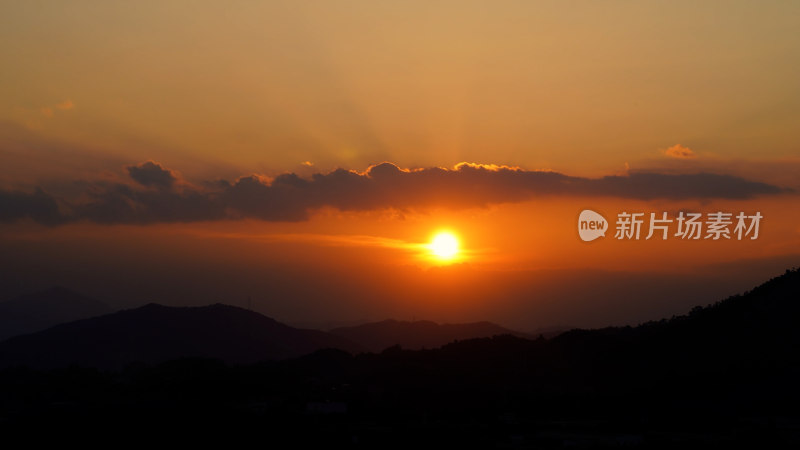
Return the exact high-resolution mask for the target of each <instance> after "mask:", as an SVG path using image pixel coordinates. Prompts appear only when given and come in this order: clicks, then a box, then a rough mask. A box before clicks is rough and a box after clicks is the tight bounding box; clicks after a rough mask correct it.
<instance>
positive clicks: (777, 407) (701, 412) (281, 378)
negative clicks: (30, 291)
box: [0, 270, 800, 448]
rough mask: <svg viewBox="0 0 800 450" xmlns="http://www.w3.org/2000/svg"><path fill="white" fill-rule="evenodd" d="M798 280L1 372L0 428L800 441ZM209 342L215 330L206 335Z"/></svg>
mask: <svg viewBox="0 0 800 450" xmlns="http://www.w3.org/2000/svg"><path fill="white" fill-rule="evenodd" d="M799 324H800V271H798V270H791V271H787V272H786V273H785V274H784V275H781V276H780V277H777V278H775V279H772V280H770V281H768V282H766V283H765V284H763V285H761V286H759V287H757V288H755V289H753V290H752V291H750V292H747V293H745V294H743V295H740V296H735V297H731V298H729V299H726V300H724V301H721V302H718V303H716V304H713V305H710V306H708V307H704V308H700V307H698V308H695V309H694V310H692V311H691V312H690V313H689V314H687V315H685V316H680V317H674V318H672V319H668V320H662V321H659V322H651V323H647V324H643V325H641V326H638V327H624V328H607V329H600V330H573V331H569V332H566V333H564V334H561V335H559V336H557V337H554V338H551V339H544V338H539V339H532V340H531V339H525V338H523V337H516V336H512V335H501V336H495V337H492V338H481V339H470V340H464V341H458V342H454V343H451V344H448V345H445V346H443V347H441V348H439V349H434V350H403V349H402V348H399V347H392V348H389V349H386V350H384V351H382V352H381V353H361V354H358V355H355V356H354V355H352V354H350V353H347V352H345V351H343V350H333V349H328V350H318V351H316V352H314V353H311V354H309V355H306V356H302V357H298V358H292V359H285V360H278V361H272V362H260V363H252V364H239V365H232V364H226V363H224V362H222V361H220V360H218V359H192V358H187V359H179V360H173V361H169V362H165V363H159V364H130V365H127V366H126V367H125V368H123V369H102V370H101V369H95V368H85V367H83V368H82V367H77V366H72V367H69V368H60V369H47V370H45V369H28V368H24V367H11V368H6V369H3V370H2V371H0V431H1V432H3V434H4V436H10V435H12V434H21V435H24V436H25V437H26V439H27V442H29V443H31V444H33V443H35V442H36V441H37V440H41V439H53V438H54V437H56V438H58V439H59V440H61V441H63V442H70V441H77V442H84V441H86V440H91V439H101V437H103V439H105V436H111V439H114V441H112V442H130V441H137V440H141V441H146V442H149V441H148V440H149V439H154V438H155V436H157V437H158V439H163V438H164V436H163V435H162V434H160V433H162V432H166V433H167V434H168V435H169V437H170V438H171V439H175V440H178V441H180V442H189V441H197V442H206V443H208V442H212V441H213V440H217V439H219V440H222V442H225V443H227V444H230V445H233V444H236V443H241V444H242V446H244V445H245V443H246V445H247V446H254V445H255V446H258V447H276V446H277V447H279V448H283V447H286V446H287V445H300V444H313V445H314V447H309V448H324V447H341V446H355V447H377V448H408V447H411V446H418V447H431V446H437V447H444V448H450V447H454V448H455V447H470V448H472V447H477V448H562V447H573V448H616V447H625V448H632V447H633V448H731V447H732V446H733V445H734V444H735V445H738V446H746V447H749V448H797V446H798V445H800V407H799V406H798V404H799V403H798V401H800V387H799V383H800V351H798V349H800V327H799V326H798V325H799ZM209 332H210V333H213V330H210V331H209Z"/></svg>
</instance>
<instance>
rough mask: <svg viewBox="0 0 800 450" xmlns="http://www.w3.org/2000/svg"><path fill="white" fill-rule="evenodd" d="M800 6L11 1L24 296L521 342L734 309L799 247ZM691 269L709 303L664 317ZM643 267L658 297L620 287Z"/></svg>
mask: <svg viewBox="0 0 800 450" xmlns="http://www.w3.org/2000/svg"><path fill="white" fill-rule="evenodd" d="M723 11H724V13H722V12H723ZM798 17H800V5H798V4H795V3H791V2H778V1H767V2H758V3H754V2H739V1H732V2H731V1H727V2H704V3H703V4H702V5H698V4H696V2H648V3H647V4H644V3H641V4H632V3H629V2H602V3H597V2H578V3H576V4H574V5H571V6H570V7H567V6H566V5H565V4H563V2H549V1H542V2H512V1H508V2H493V3H492V4H489V3H486V2H472V1H467V2H463V1H461V2H415V1H412V2H397V3H396V4H388V3H385V2H368V1H360V0H350V1H347V2H324V1H316V2H315V1H301V2H296V1H293V2H278V1H276V2H244V1H242V2H225V4H224V5H223V4H219V3H218V2H205V1H192V2H178V1H164V2H136V3H109V2H90V1H78V2H69V3H66V2H56V1H45V2H17V3H15V4H13V5H9V6H7V7H5V8H4V12H3V14H2V15H1V16H0V54H2V55H3V61H4V63H3V70H2V71H0V160H1V161H2V164H0V230H2V233H1V234H0V248H2V249H3V251H4V252H6V254H8V255H14V259H6V261H5V262H4V263H3V264H4V266H3V267H4V268H5V269H7V270H8V271H10V272H7V274H6V275H4V276H3V277H1V278H0V296H3V295H11V294H12V293H16V292H21V291H25V290H26V289H30V288H32V287H36V286H42V285H48V284H52V283H60V284H65V285H68V286H72V287H74V288H76V289H80V290H83V291H86V292H88V293H91V294H94V295H98V296H100V297H103V298H106V299H107V298H109V297H111V298H116V300H114V301H117V302H118V303H119V304H125V305H131V304H137V303H141V302H143V301H145V300H158V301H163V302H166V303H175V304H193V303H204V302H208V301H213V300H214V299H218V300H220V301H230V302H234V303H235V302H238V301H241V299H242V298H246V297H247V296H254V297H257V298H258V299H259V306H258V307H259V310H261V311H262V312H264V313H267V314H270V315H273V316H276V317H278V318H279V319H286V320H290V321H294V322H297V323H299V322H303V321H309V322H315V323H322V322H325V321H326V320H329V321H347V320H360V319H362V318H374V319H381V318H384V317H387V316H393V315H397V316H403V318H407V316H412V315H413V316H429V317H428V318H432V319H440V318H441V319H448V320H481V319H482V318H485V317H492V318H494V319H496V320H498V321H504V323H513V324H515V325H517V326H519V327H525V328H531V327H535V326H546V325H554V324H557V323H562V324H563V323H566V322H569V323H572V324H585V325H592V326H595V325H597V326H599V325H602V324H603V323H606V322H615V323H625V322H626V321H628V322H629V321H636V320H644V319H647V318H658V317H659V315H660V314H673V313H679V312H681V311H683V309H684V308H686V307H690V306H691V302H693V301H704V302H706V303H707V302H709V301H714V300H717V299H718V298H716V297H714V296H718V295H728V294H732V293H734V292H736V290H735V289H732V286H736V287H738V288H742V289H743V288H746V287H748V284H747V283H750V282H752V283H751V284H755V283H756V282H759V281H762V278H763V277H765V276H769V275H770V274H772V272H771V271H774V270H780V268H781V267H782V266H783V265H786V264H789V265H791V264H796V263H792V261H798V260H800V258H798V257H797V256H798V254H800V251H798V249H800V213H798V211H800V208H798V194H797V192H798V190H800V177H798V174H800V136H799V135H798V133H797V130H798V129H800V113H798V112H799V111H800V92H799V91H798V86H800V85H798V83H797V82H796V80H797V79H800V35H799V33H800V32H798V30H800V23H798ZM147 161H151V162H150V163H147ZM384 161H388V162H390V163H392V164H394V165H396V167H397V168H396V169H393V168H392V166H388V165H384V166H378V168H374V167H375V165H377V164H380V163H382V162H384ZM462 162H468V163H476V164H486V165H487V166H461V167H460V168H459V167H458V166H457V164H459V163H462ZM489 165H497V166H489ZM470 167H473V169H470ZM475 167H477V168H475ZM498 167H501V168H503V167H505V169H503V170H500V171H498V170H497V169H498ZM436 168H440V169H436ZM336 169H344V170H345V172H342V173H339V172H334V170H336ZM370 170H374V172H372V173H371V172H370ZM379 170H380V172H378V171H379ZM409 170H410V171H409ZM539 170H547V171H553V172H554V173H556V174H560V175H559V176H563V177H564V178H563V183H562V182H559V183H555V184H553V183H551V182H550V181H548V180H547V179H546V177H542V176H540V175H541V173H542V172H538V171H539ZM347 171H349V172H347ZM415 171H416V172H415ZM520 171H521V172H520ZM287 173H291V174H295V175H296V177H294V176H293V177H288V176H286V174H287ZM348 174H349V175H348ZM414 174H417V175H419V176H416V175H414ZM651 174H660V175H661V176H659V177H656V176H652V175H651ZM708 174H715V175H721V176H722V178H715V177H714V176H709V175H708ZM686 175H691V176H695V178H691V180H692V181H691V183H690V186H689V187H688V188H687V191H686V192H683V193H680V194H674V191H675V190H676V189H679V186H680V185H681V183H682V181H681V180H684V178H681V177H683V176H686ZM348 177H349V178H348ZM603 177H616V178H603ZM276 180H277V181H276ZM619 183H621V184H619ZM587 208H588V209H593V210H595V211H599V212H602V213H603V214H605V215H606V218H608V219H610V220H612V221H613V220H614V219H615V217H616V214H617V213H619V212H622V211H640V212H646V213H649V212H657V213H660V212H662V211H667V212H670V213H671V214H674V213H677V211H681V210H683V211H697V212H702V213H708V212H714V211H726V212H733V213H734V214H735V213H738V212H739V211H745V212H747V213H748V214H750V213H754V212H756V211H760V212H761V213H762V214H763V215H764V219H763V222H762V225H761V226H762V229H761V235H760V237H759V239H758V240H755V241H750V240H745V241H737V240H732V241H724V242H717V241H709V240H700V241H693V242H686V241H681V240H680V239H669V240H668V241H666V242H660V241H655V240H651V241H644V240H640V241H633V242H629V241H618V240H615V239H613V234H614V233H613V230H611V232H610V233H609V234H608V235H607V236H606V238H604V239H600V240H598V241H595V242H591V243H584V242H581V241H580V240H579V239H578V236H577V231H576V226H577V223H576V221H577V216H578V214H579V212H580V211H581V210H582V209H587ZM612 227H613V224H612ZM440 229H449V230H452V231H453V232H454V233H456V234H457V235H458V236H459V238H460V240H461V247H462V253H461V254H460V256H459V257H458V258H456V260H454V261H451V262H453V263H455V264H453V265H451V266H448V265H447V264H444V263H443V262H442V261H438V260H436V259H433V258H431V257H430V256H429V255H428V254H427V251H428V249H427V247H426V245H427V243H428V241H429V240H430V238H431V236H432V234H433V233H435V232H436V231H437V230H440ZM111 249H113V251H110V250H111ZM110 261H111V262H110ZM448 263H449V262H448ZM155 266H158V267H161V269H162V270H161V271H154V269H153V267H155ZM111 268H114V270H112V269H111ZM170 270H175V271H176V276H175V277H174V279H172V280H171V279H170V278H169V277H165V275H164V273H165V271H166V273H168V272H169V271H170ZM586 271H590V273H591V274H590V275H587V273H589V272H586ZM266 272H269V273H270V274H271V275H269V276H266V275H263V273H266ZM284 272H285V273H284ZM605 272H610V273H612V275H610V276H608V277H605V278H604V277H603V276H602V275H598V274H601V273H605ZM734 273H735V274H736V277H733V276H732V275H731V274H734ZM93 274H102V280H98V279H97V278H98V277H100V275H98V276H97V277H93ZM281 274H284V275H285V276H283V275H281ZM579 274H583V275H579ZM630 274H634V275H635V276H636V277H638V278H635V279H634V278H629V277H630V276H633V275H630ZM726 274H728V275H726ZM581 276H585V277H586V278H585V280H590V281H586V282H585V283H583V285H582V286H583V287H582V288H581V289H577V288H576V289H577V290H570V289H565V290H564V292H558V290H557V289H556V288H555V287H553V286H555V284H554V283H556V281H558V282H566V283H572V284H581V281H580V279H581ZM654 277H655V278H654ZM670 277H672V278H673V279H675V280H682V281H681V282H683V283H686V286H695V287H700V288H701V289H700V290H698V291H697V294H693V295H689V296H685V297H683V298H682V299H681V300H680V301H675V302H672V303H670V301H669V300H668V298H667V297H668V296H670V295H671V296H674V295H677V294H676V292H677V291H676V292H673V291H669V288H668V287H669V286H670V283H669V282H668V281H666V280H667V279H669V278H670ZM698 277H699V278H698ZM703 277H705V278H703ZM734 278H735V280H734V281H732V280H733V279H734ZM603 279H607V280H608V281H607V282H605V281H602V280H603ZM265 280H268V282H267V281H265ZM492 280H495V281H492ZM548 280H550V281H548ZM565 280H568V281H565ZM551 281H552V283H551V284H552V286H551V284H548V283H550V282H551ZM497 283H501V284H504V285H502V286H498V285H497ZM631 283H632V284H633V285H634V286H635V289H633V291H632V292H633V294H631V295H634V294H635V295H638V296H647V292H648V287H649V288H651V290H652V289H657V290H658V289H660V291H661V293H660V294H659V295H661V297H658V295H657V296H656V297H658V298H655V297H654V298H653V299H651V300H650V301H647V300H646V299H645V300H643V303H642V304H641V305H639V306H637V305H635V304H626V305H623V306H620V305H617V304H616V303H614V301H615V300H613V299H615V298H617V299H618V298H619V297H620V296H621V295H622V294H620V293H621V292H625V286H626V285H629V284H631ZM676 283H677V282H675V283H672V284H673V285H677V284H676ZM678 284H679V283H678ZM595 285H596V286H597V287H598V289H599V290H600V291H599V292H594V291H593V287H592V286H595ZM121 286H124V288H122V287H121ZM121 291H124V293H121ZM4 292H5V293H6V294H3V293H4ZM326 293H330V296H331V298H332V300H331V302H330V303H326V302H325V295H326ZM567 294H569V295H571V296H573V297H580V298H581V299H583V300H582V301H583V303H581V302H578V303H576V304H575V305H574V306H569V305H572V303H570V301H568V300H569V299H567V300H565V298H566V296H567ZM592 295H596V296H597V298H598V300H597V302H595V303H592V301H591V300H590V297H591V296H592ZM704 295H705V297H704ZM623 296H624V295H623ZM145 297H146V298H145ZM437 299H438V300H437ZM459 299H461V300H460V301H459ZM494 300H496V302H497V303H492V302H493V301H494ZM604 302H605V303H604ZM608 302H610V303H608ZM546 305H551V306H552V305H561V307H560V308H561V309H559V307H556V306H552V308H551V307H547V306H546ZM603 305H606V307H605V308H604V309H603ZM614 305H617V306H614ZM584 308H588V309H585V310H584ZM598 308H600V309H598ZM598 311H606V312H605V313H601V312H598ZM615 311H617V312H616V313H615Z"/></svg>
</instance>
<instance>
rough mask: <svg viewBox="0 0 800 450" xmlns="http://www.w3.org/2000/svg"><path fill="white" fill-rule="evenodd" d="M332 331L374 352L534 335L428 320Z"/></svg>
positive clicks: (491, 326) (481, 324)
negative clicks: (505, 336) (501, 336)
mask: <svg viewBox="0 0 800 450" xmlns="http://www.w3.org/2000/svg"><path fill="white" fill-rule="evenodd" d="M329 333H331V334H334V335H337V336H341V337H343V338H346V339H348V340H350V341H352V342H355V343H357V344H359V345H361V346H362V347H364V348H366V349H368V350H369V351H372V352H380V351H382V350H384V349H386V348H387V347H391V346H394V345H399V346H400V347H402V348H404V349H408V350H419V349H422V348H438V347H441V346H443V345H445V344H449V343H451V342H453V341H459V340H465V339H474V338H482V337H492V336H496V335H505V334H510V335H514V336H518V337H526V338H527V337H532V336H530V335H526V334H524V333H519V332H516V331H511V330H509V329H507V328H503V327H501V326H500V325H496V324H493V323H491V322H475V323H464V324H437V323H435V322H430V321H427V320H419V321H413V322H404V321H397V320H384V321H382V322H374V323H368V324H364V325H358V326H353V327H340V328H334V329H332V330H330V331H329Z"/></svg>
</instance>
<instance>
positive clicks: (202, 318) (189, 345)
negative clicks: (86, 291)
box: [0, 304, 360, 368]
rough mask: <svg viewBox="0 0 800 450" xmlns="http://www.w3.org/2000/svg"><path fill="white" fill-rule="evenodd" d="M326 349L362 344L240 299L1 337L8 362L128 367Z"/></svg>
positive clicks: (150, 309) (156, 308)
mask: <svg viewBox="0 0 800 450" xmlns="http://www.w3.org/2000/svg"><path fill="white" fill-rule="evenodd" d="M324 348H337V349H341V350H346V351H349V352H357V351H359V350H360V347H359V346H357V345H355V344H353V343H351V342H350V341H348V340H346V339H345V338H342V337H339V336H336V335H332V334H328V333H325V332H323V331H317V330H303V329H298V328H292V327H290V326H288V325H284V324H282V323H279V322H277V321H275V320H273V319H270V318H268V317H266V316H263V315H261V314H259V313H256V312H253V311H249V310H245V309H241V308H237V307H234V306H228V305H222V304H216V305H212V306H204V307H167V306H162V305H157V304H149V305H146V306H143V307H141V308H137V309H131V310H124V311H120V312H117V313H113V314H108V315H105V316H101V317H95V318H91V319H85V320H79V321H76V322H71V323H67V324H62V325H58V326H55V327H53V328H50V329H47V330H45V331H41V332H38V333H34V334H30V335H25V336H17V337H13V338H11V339H8V340H6V341H4V342H0V367H3V366H5V367H7V366H12V365H14V366H15V365H28V366H32V367H62V366H67V365H72V364H76V365H81V366H89V367H98V368H120V367H122V366H125V365H127V364H130V363H133V362H143V363H158V362H163V361H167V360H171V359H178V358H183V357H204V358H215V359H220V360H222V361H225V362H228V363H253V362H257V361H261V360H270V359H283V358H291V357H296V356H301V355H304V354H308V353H311V352H313V351H315V350H319V349H324Z"/></svg>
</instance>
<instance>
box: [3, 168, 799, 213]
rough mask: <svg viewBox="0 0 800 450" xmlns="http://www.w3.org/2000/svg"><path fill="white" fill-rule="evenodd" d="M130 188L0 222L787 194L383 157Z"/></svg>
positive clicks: (26, 206)
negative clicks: (324, 168) (353, 165)
mask: <svg viewBox="0 0 800 450" xmlns="http://www.w3.org/2000/svg"><path fill="white" fill-rule="evenodd" d="M127 170H128V174H129V175H130V177H131V178H132V179H133V181H135V184H124V183H94V184H92V185H91V189H89V190H88V191H87V192H86V194H85V195H84V196H83V200H81V201H78V200H71V199H67V198H60V197H58V196H53V195H51V194H48V193H45V192H43V191H41V190H37V191H36V192H34V193H32V194H28V193H24V192H8V191H0V221H4V222H9V221H14V220H18V219H22V218H30V219H33V220H34V221H37V222H40V223H43V224H50V225H52V224H59V223H64V222H71V221H81V220H87V221H91V222H97V223H158V222H193V221H203V220H219V219H236V218H257V219H262V220H267V221H302V220H306V219H307V218H308V216H309V213H310V212H311V211H313V210H315V209H318V208H322V207H333V208H337V209H340V210H343V211H365V210H376V209H385V208H400V209H425V208H429V207H446V208H470V207H484V206H488V205H491V204H498V203H509V202H519V201H525V200H529V199H533V198H537V197H543V196H554V195H566V196H593V197H595V196H610V197H617V198H628V199H641V200H650V199H673V200H684V199H746V198H751V197H754V196H759V195H774V194H780V193H784V192H789V190H788V189H784V188H780V187H778V186H774V185H771V184H767V183H762V182H757V181H750V180H746V179H743V178H740V177H736V176H732V175H719V174H710V173H697V174H659V173H634V174H630V175H626V176H607V177H603V178H596V179H595V178H582V177H572V176H567V175H564V174H561V173H557V172H547V171H529V170H522V169H518V168H511V167H498V166H486V165H478V164H465V163H462V164H459V165H457V166H456V167H455V168H454V169H443V168H438V167H434V168H427V169H415V170H405V169H400V168H399V167H397V166H396V165H394V164H391V163H382V164H378V165H375V166H372V167H370V168H368V169H367V170H366V171H365V172H354V171H348V170H343V169H338V170H335V171H333V172H329V173H316V174H314V175H313V176H311V177H310V178H301V177H299V176H298V175H296V174H294V173H287V174H283V175H280V176H278V177H276V178H274V179H272V180H266V179H264V178H262V177H259V176H256V175H253V176H245V177H242V178H239V179H238V180H236V181H235V182H233V183H230V182H227V181H221V182H215V183H206V184H205V185H204V186H203V187H194V186H192V185H191V184H189V183H184V182H182V180H180V178H179V177H178V175H177V174H176V173H175V172H173V171H171V170H169V169H166V168H164V167H162V166H161V165H159V164H157V163H155V162H153V161H147V162H145V163H142V164H139V165H134V166H128V167H127Z"/></svg>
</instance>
